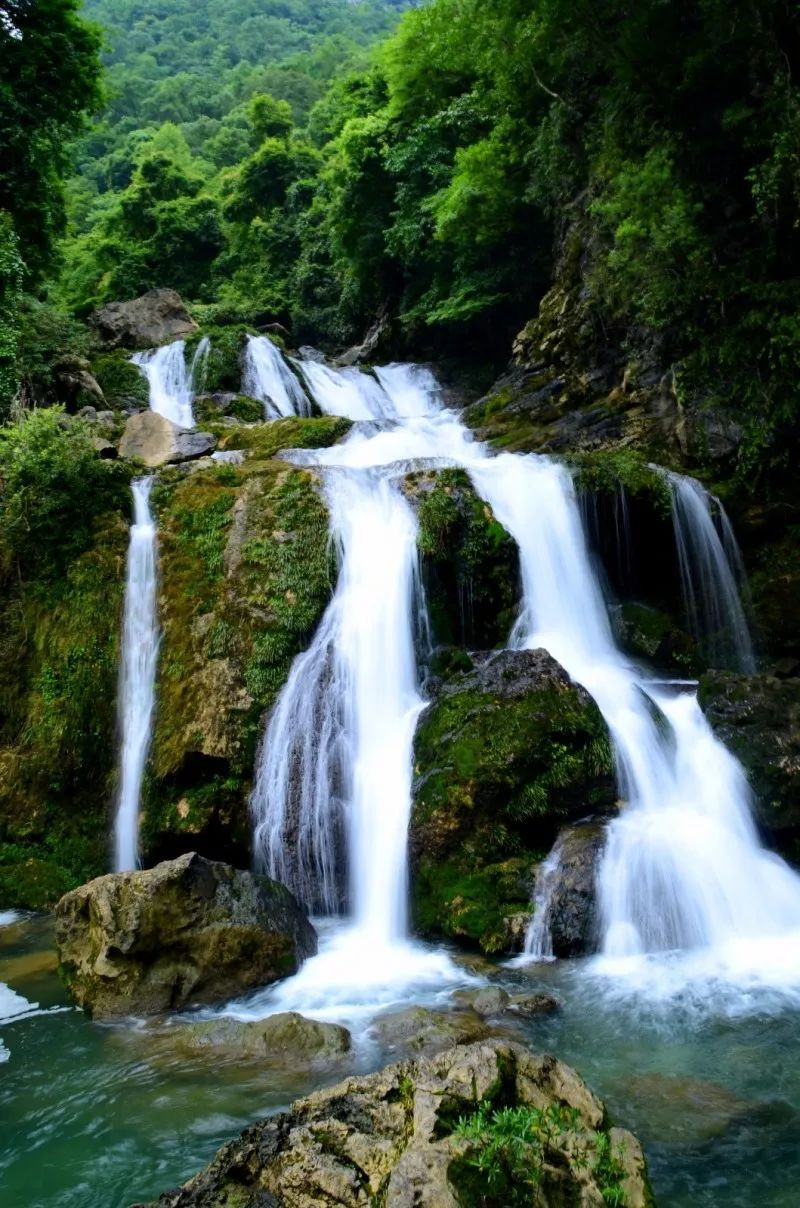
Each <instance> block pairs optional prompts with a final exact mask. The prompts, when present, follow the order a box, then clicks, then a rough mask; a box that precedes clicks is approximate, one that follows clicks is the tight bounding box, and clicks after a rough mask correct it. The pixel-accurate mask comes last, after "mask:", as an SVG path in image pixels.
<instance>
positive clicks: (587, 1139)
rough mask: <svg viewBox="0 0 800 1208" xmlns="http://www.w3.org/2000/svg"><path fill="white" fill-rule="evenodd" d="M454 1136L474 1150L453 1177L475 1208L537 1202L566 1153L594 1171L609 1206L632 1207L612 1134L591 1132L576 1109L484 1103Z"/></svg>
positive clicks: (573, 1161)
mask: <svg viewBox="0 0 800 1208" xmlns="http://www.w3.org/2000/svg"><path fill="white" fill-rule="evenodd" d="M453 1132H454V1134H455V1136H457V1137H459V1138H461V1139H462V1140H464V1141H465V1142H467V1143H468V1145H469V1149H468V1150H467V1153H466V1155H465V1157H463V1158H462V1159H460V1160H459V1161H457V1162H456V1163H454V1166H455V1169H454V1171H453V1172H452V1176H451V1177H452V1178H453V1179H454V1181H455V1182H456V1184H457V1186H458V1187H459V1191H460V1193H461V1196H462V1198H463V1200H464V1203H465V1204H467V1205H468V1206H470V1208H472V1206H473V1205H474V1206H475V1208H477V1206H478V1205H480V1206H482V1208H514V1206H516V1205H519V1208H523V1206H527V1205H529V1204H532V1203H535V1202H536V1199H537V1195H538V1193H539V1187H540V1184H541V1183H542V1182H543V1180H544V1179H545V1178H546V1166H547V1164H548V1161H549V1162H553V1163H554V1164H556V1165H557V1166H560V1165H561V1164H562V1162H563V1160H564V1155H563V1151H564V1150H567V1152H568V1153H569V1161H570V1163H571V1164H573V1165H577V1166H579V1167H580V1166H581V1165H587V1166H590V1167H591V1170H592V1173H593V1174H594V1177H595V1179H596V1180H597V1183H598V1185H599V1187H600V1191H601V1194H602V1196H603V1200H604V1202H605V1203H606V1204H609V1205H612V1206H613V1208H622V1205H624V1204H625V1203H626V1197H625V1193H624V1191H623V1188H622V1183H623V1180H624V1175H625V1172H624V1168H623V1166H622V1163H621V1162H620V1160H619V1157H618V1156H617V1155H616V1154H615V1153H614V1152H613V1149H612V1145H611V1141H610V1138H609V1136H608V1134H607V1133H605V1132H594V1131H591V1130H586V1129H585V1128H584V1127H583V1124H582V1121H581V1117H580V1112H578V1111H577V1110H576V1109H575V1108H564V1107H547V1108H536V1107H529V1106H515V1107H499V1108H497V1107H494V1106H493V1105H492V1103H491V1101H490V1100H488V1099H484V1100H483V1101H482V1102H481V1103H480V1104H479V1105H478V1108H477V1110H476V1111H475V1112H473V1113H472V1114H471V1115H468V1116H462V1117H461V1118H460V1119H459V1120H458V1122H457V1124H456V1127H455V1128H454V1130H453ZM576 1142H577V1143H576Z"/></svg>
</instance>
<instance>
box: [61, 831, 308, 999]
mask: <svg viewBox="0 0 800 1208" xmlns="http://www.w3.org/2000/svg"><path fill="white" fill-rule="evenodd" d="M55 913H56V945H57V948H58V954H59V961H60V969H61V973H62V976H63V979H64V981H65V983H66V985H67V987H68V989H69V991H70V994H71V995H72V997H73V999H74V1000H75V1002H76V1003H77V1005H78V1006H79V1007H83V1008H84V1009H85V1010H87V1011H88V1012H89V1013H90V1014H92V1015H93V1016H95V1017H96V1018H100V1019H103V1018H112V1017H114V1016H120V1015H154V1014H158V1013H160V1012H162V1011H167V1010H175V1009H180V1008H182V1007H189V1006H192V1005H195V1004H201V1003H214V1002H219V1001H222V1000H225V999H229V998H232V997H234V996H235V995H236V994H238V993H242V992H243V991H245V990H249V989H251V988H253V987H255V986H262V985H266V984H267V983H269V982H272V981H276V980H277V979H278V978H280V977H285V976H287V975H289V974H291V973H294V972H295V971H296V970H297V968H298V966H299V965H300V963H301V962H302V961H303V960H304V959H305V957H307V956H311V955H313V954H314V953H315V952H316V948H317V937H316V932H315V931H314V929H313V927H312V926H311V924H310V923H309V922H308V919H307V918H306V916H305V915H304V914H303V912H302V910H301V909H300V907H299V906H298V904H297V902H296V901H295V899H294V898H293V897H292V895H291V894H290V893H289V891H288V889H285V888H284V887H283V886H282V885H278V884H277V883H276V882H274V881H270V880H268V878H266V877H254V876H253V875H252V874H251V873H248V872H240V871H238V870H237V869H234V868H231V867H230V866H229V865H227V864H217V863H212V862H211V861H210V860H204V859H203V858H202V857H201V856H198V855H196V854H195V853H189V854H187V855H184V856H181V857H180V858H179V859H177V860H171V861H168V862H165V863H163V864H159V865H157V866H156V867H155V868H152V869H148V870H146V871H139V872H128V873H112V874H110V875H108V876H105V877H98V878H97V880H95V881H90V882H89V884H88V885H83V886H81V888H80V889H76V890H73V892H72V893H68V894H66V896H65V897H63V898H62V899H61V901H60V902H59V903H58V905H57V906H56V912H55Z"/></svg>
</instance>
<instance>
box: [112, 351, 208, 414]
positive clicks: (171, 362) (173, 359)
mask: <svg viewBox="0 0 800 1208" xmlns="http://www.w3.org/2000/svg"><path fill="white" fill-rule="evenodd" d="M210 347H211V344H210V341H209V339H208V337H207V336H204V337H203V338H202V340H200V342H199V344H198V345H197V348H196V349H195V353H194V356H193V357H192V361H191V364H190V365H189V366H188V367H187V364H186V341H185V340H175V341H174V342H173V343H172V344H165V345H164V346H163V347H161V348H152V349H149V350H148V351H147V352H136V353H134V355H133V356H132V357H131V361H132V362H133V364H134V365H136V366H138V368H139V369H140V370H141V372H142V373H143V374H144V376H145V377H146V378H147V382H148V385H149V387H150V410H151V411H157V412H158V414H159V415H163V416H164V417H165V419H168V420H171V421H172V423H173V424H177V425H178V427H179V428H193V427H194V412H193V410H192V403H193V402H194V397H195V394H196V393H197V389H198V387H199V385H200V384H201V382H202V376H203V372H204V370H205V365H206V362H207V360H208V353H209V349H210Z"/></svg>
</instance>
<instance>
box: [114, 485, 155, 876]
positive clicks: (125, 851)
mask: <svg viewBox="0 0 800 1208" xmlns="http://www.w3.org/2000/svg"><path fill="white" fill-rule="evenodd" d="M152 486H153V479H152V478H139V479H137V480H136V481H135V482H134V484H133V501H134V520H133V525H132V526H131V531H130V544H129V548H128V570H127V582H126V587H125V619H124V626H123V633H122V661H121V667H120V685H119V716H120V730H121V747H120V773H119V774H120V783H119V795H118V798H117V808H116V815H115V821H114V869H115V871H116V872H127V871H129V870H130V869H134V868H138V866H139V798H140V794H141V787H142V776H143V774H144V767H145V763H146V761H147V755H148V752H149V749H150V740H151V736H152V726H153V710H154V705H155V682H156V665H157V662H158V627H157V624H156V527H155V523H154V521H153V517H152V514H151V511H150V492H151V490H152Z"/></svg>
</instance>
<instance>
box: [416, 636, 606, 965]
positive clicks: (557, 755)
mask: <svg viewBox="0 0 800 1208" xmlns="http://www.w3.org/2000/svg"><path fill="white" fill-rule="evenodd" d="M461 662H462V663H463V667H462V669H460V670H459V669H453V670H451V671H450V672H449V673H448V675H447V676H446V677H445V678H443V679H442V680H441V681H440V682H439V683H438V684H436V685H432V686H431V688H430V691H431V694H432V701H431V705H430V707H429V709H428V710H427V711H426V713H424V714H423V716H422V719H421V721H420V725H419V729H418V732H417V737H416V745H415V765H416V780H415V786H414V805H413V811H412V818H411V832H410V847H411V859H412V864H413V868H414V875H413V877H412V901H413V906H414V916H415V921H416V924H417V926H418V928H419V929H420V930H421V931H422V932H423V933H424V934H426V935H431V936H434V935H444V936H447V937H449V938H452V939H457V940H461V941H464V942H466V943H470V944H473V945H476V946H479V947H481V948H482V949H483V950H484V951H485V952H500V951H511V950H513V949H514V948H518V947H521V945H522V942H523V939H524V935H525V930H526V926H527V923H528V921H529V918H530V908H531V900H532V892H533V877H534V872H535V869H536V867H537V865H538V864H539V863H540V861H541V859H542V858H543V856H544V855H545V854H546V852H547V851H549V850H550V848H551V847H552V845H553V842H554V840H555V838H556V835H557V833H558V831H559V829H560V828H561V827H562V826H563V825H564V823H565V822H568V821H570V820H573V819H574V820H577V819H579V818H583V817H585V816H586V815H588V814H592V813H594V812H595V811H603V810H605V809H606V808H608V807H610V806H611V805H613V802H614V797H615V794H614V779H613V769H612V758H611V750H610V745H609V739H608V732H607V729H606V726H605V723H604V721H603V719H602V717H601V715H600V712H599V710H598V709H597V706H596V705H595V704H594V702H593V701H592V700H591V698H590V697H589V695H588V693H587V692H586V691H585V690H584V689H583V688H581V687H580V686H579V685H578V684H575V683H573V681H572V680H571V679H570V678H569V676H568V675H567V673H566V672H565V671H564V669H563V668H562V667H561V666H560V665H559V664H558V663H557V662H556V661H555V660H554V659H553V658H551V657H550V655H549V654H547V653H546V651H544V650H523V651H500V652H495V653H492V654H480V655H478V654H473V655H471V656H466V655H464V654H463V653H462V655H461Z"/></svg>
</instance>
